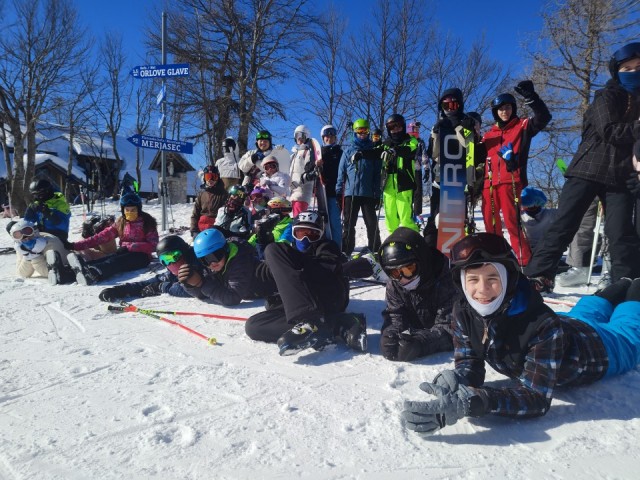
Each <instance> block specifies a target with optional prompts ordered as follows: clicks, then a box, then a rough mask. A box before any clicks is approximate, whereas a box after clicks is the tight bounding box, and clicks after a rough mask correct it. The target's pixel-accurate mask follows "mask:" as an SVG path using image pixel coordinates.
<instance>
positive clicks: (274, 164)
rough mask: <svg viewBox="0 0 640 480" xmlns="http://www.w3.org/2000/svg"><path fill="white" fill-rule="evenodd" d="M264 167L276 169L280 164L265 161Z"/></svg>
mask: <svg viewBox="0 0 640 480" xmlns="http://www.w3.org/2000/svg"><path fill="white" fill-rule="evenodd" d="M262 168H264V169H265V170H275V169H277V168H278V165H277V164H276V163H273V162H271V163H263V164H262Z"/></svg>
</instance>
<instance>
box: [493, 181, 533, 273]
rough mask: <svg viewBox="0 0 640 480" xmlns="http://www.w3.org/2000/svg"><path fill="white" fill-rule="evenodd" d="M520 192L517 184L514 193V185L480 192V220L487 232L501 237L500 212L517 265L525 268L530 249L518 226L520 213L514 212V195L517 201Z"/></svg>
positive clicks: (519, 186)
mask: <svg viewBox="0 0 640 480" xmlns="http://www.w3.org/2000/svg"><path fill="white" fill-rule="evenodd" d="M491 190H493V192H491ZM520 192H522V185H520V184H519V183H516V184H515V192H514V185H513V184H511V183H505V184H502V183H501V184H498V185H494V186H493V188H492V189H489V188H484V189H483V190H482V218H483V219H484V228H485V230H486V231H487V232H489V233H495V234H496V235H500V236H501V237H502V236H503V234H502V220H501V219H500V212H502V216H503V217H504V223H505V226H506V227H507V232H509V240H510V242H509V243H510V244H511V248H513V251H514V253H515V254H516V258H517V259H518V263H519V264H520V265H521V266H525V265H527V264H528V263H529V261H530V259H531V247H530V246H529V241H528V240H527V237H526V236H525V233H524V230H523V229H522V228H521V226H520V224H519V219H520V212H519V211H517V210H516V197H515V196H514V193H515V195H517V196H518V199H519V198H520Z"/></svg>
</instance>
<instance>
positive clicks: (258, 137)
mask: <svg viewBox="0 0 640 480" xmlns="http://www.w3.org/2000/svg"><path fill="white" fill-rule="evenodd" d="M256 140H269V134H267V133H262V132H261V133H258V134H257V135H256Z"/></svg>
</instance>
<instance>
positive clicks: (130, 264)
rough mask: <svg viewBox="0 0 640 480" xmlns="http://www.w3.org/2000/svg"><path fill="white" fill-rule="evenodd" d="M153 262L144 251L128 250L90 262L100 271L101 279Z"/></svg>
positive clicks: (137, 268)
mask: <svg viewBox="0 0 640 480" xmlns="http://www.w3.org/2000/svg"><path fill="white" fill-rule="evenodd" d="M150 262H151V259H150V258H149V255H147V254H146V253H143V252H126V253H122V254H120V255H117V254H114V255H109V256H108V257H103V258H101V259H99V260H94V261H92V262H88V263H89V265H93V266H94V267H97V268H98V269H99V270H100V272H101V276H100V280H105V279H107V278H109V277H112V276H114V275H116V274H118V273H123V272H130V271H132V270H139V269H141V268H144V267H146V266H147V265H149V263H150Z"/></svg>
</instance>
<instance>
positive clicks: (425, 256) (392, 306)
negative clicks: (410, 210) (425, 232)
mask: <svg viewBox="0 0 640 480" xmlns="http://www.w3.org/2000/svg"><path fill="white" fill-rule="evenodd" d="M398 241H400V242H404V243H408V244H411V245H418V253H417V255H418V257H419V266H420V284H419V285H418V287H417V288H416V289H415V290H412V291H409V290H406V289H405V288H403V287H402V286H401V285H400V284H399V283H398V282H396V281H393V280H391V279H389V280H388V281H387V288H386V292H385V300H386V303H387V306H386V308H385V309H384V310H383V312H382V319H383V323H382V331H381V334H382V337H394V338H396V339H398V338H400V336H401V335H400V334H401V333H405V334H409V335H411V336H412V337H413V339H415V340H416V341H418V342H419V343H420V345H421V355H420V356H425V355H429V354H431V353H436V352H442V351H451V350H453V340H452V337H451V333H452V331H451V320H452V317H451V312H452V309H453V303H454V300H455V299H456V298H457V297H458V296H459V292H458V290H457V289H456V288H455V286H454V284H453V280H452V277H451V271H450V270H449V260H448V259H447V257H446V256H445V255H444V254H442V253H441V252H440V251H438V250H437V249H435V248H433V247H431V246H428V245H427V244H426V243H425V241H424V238H423V237H422V236H421V235H420V234H419V233H418V232H415V231H413V230H411V229H410V228H404V227H400V228H398V229H396V230H395V231H394V232H393V233H392V234H391V235H390V236H389V237H388V238H387V239H386V240H385V241H384V242H383V244H382V246H383V247H384V246H385V245H387V244H389V243H391V242H398ZM381 350H382V355H383V356H384V357H385V358H387V359H388V360H395V359H396V356H397V354H398V351H397V350H398V345H397V344H394V343H393V342H391V343H389V342H381Z"/></svg>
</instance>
